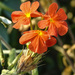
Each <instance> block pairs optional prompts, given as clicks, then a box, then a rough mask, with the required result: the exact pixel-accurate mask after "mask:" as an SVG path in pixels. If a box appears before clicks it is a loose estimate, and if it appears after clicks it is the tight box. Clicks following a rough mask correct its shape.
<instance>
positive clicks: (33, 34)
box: [19, 30, 56, 54]
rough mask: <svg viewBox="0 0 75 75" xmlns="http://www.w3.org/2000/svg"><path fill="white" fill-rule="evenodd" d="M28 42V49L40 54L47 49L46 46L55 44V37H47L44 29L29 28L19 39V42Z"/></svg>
mask: <svg viewBox="0 0 75 75" xmlns="http://www.w3.org/2000/svg"><path fill="white" fill-rule="evenodd" d="M29 41H30V42H31V43H30V44H29V49H30V50H31V51H33V52H35V53H38V54H41V53H44V52H46V51H47V47H50V46H53V45H54V44H56V39H55V38H54V37H49V35H48V34H47V32H46V31H41V30H31V31H27V32H25V33H24V34H23V35H22V36H21V38H20V39H19V43H20V44H22V45H23V44H26V43H27V42H29Z"/></svg>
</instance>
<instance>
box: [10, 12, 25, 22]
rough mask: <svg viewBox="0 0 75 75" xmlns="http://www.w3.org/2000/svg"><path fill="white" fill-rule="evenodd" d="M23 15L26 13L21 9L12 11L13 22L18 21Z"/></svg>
mask: <svg viewBox="0 0 75 75" xmlns="http://www.w3.org/2000/svg"><path fill="white" fill-rule="evenodd" d="M23 16H24V14H23V12H21V11H14V12H12V14H11V18H12V21H13V23H16V22H17V21H18V20H19V19H20V18H22V17H23Z"/></svg>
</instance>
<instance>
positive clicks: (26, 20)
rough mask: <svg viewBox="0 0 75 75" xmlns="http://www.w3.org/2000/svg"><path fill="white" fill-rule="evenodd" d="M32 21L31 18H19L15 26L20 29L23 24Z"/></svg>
mask: <svg viewBox="0 0 75 75" xmlns="http://www.w3.org/2000/svg"><path fill="white" fill-rule="evenodd" d="M29 23H30V19H29V18H23V19H19V21H18V22H17V23H16V24H15V25H14V26H13V28H15V29H19V28H20V26H21V25H28V24H29Z"/></svg>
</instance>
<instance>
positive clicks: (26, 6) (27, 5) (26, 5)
mask: <svg viewBox="0 0 75 75" xmlns="http://www.w3.org/2000/svg"><path fill="white" fill-rule="evenodd" d="M30 4H31V3H30V1H27V2H25V3H22V4H21V6H20V9H21V10H22V11H23V13H24V14H26V13H30Z"/></svg>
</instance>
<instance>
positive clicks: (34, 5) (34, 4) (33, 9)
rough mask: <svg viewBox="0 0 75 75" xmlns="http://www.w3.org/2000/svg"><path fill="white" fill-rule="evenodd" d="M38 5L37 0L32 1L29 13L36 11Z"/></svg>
mask: <svg viewBox="0 0 75 75" xmlns="http://www.w3.org/2000/svg"><path fill="white" fill-rule="evenodd" d="M38 7H39V2H38V1H35V2H33V3H32V5H31V9H30V10H31V13H33V12H34V11H36V10H37V9H38Z"/></svg>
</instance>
